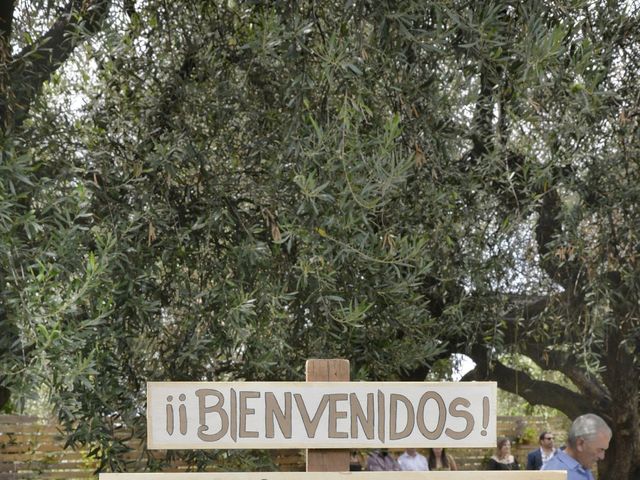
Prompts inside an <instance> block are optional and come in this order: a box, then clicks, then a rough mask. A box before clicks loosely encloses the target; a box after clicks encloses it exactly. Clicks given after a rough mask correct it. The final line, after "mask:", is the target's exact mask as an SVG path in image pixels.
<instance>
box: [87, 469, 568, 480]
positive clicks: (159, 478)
mask: <svg viewBox="0 0 640 480" xmlns="http://www.w3.org/2000/svg"><path fill="white" fill-rule="evenodd" d="M125 478H131V479H132V480H302V479H303V480H389V479H391V478H392V479H393V480H396V479H399V480H566V479H567V472H561V471H552V470H547V471H544V472H541V471H539V470H535V471H520V472H492V471H476V472H471V471H469V472H338V473H334V472H264V473H241V472H235V473H101V474H100V480H124V479H125Z"/></svg>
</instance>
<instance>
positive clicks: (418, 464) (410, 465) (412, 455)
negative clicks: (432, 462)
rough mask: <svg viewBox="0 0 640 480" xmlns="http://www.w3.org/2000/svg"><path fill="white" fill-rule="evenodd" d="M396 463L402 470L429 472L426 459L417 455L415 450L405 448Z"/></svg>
mask: <svg viewBox="0 0 640 480" xmlns="http://www.w3.org/2000/svg"><path fill="white" fill-rule="evenodd" d="M398 463H399V464H400V468H401V469H402V470H413V471H425V470H429V464H428V463H427V458H426V457H425V456H424V455H421V454H420V453H418V452H417V451H416V449H415V448H407V449H406V450H405V451H404V453H403V454H402V455H400V456H399V457H398Z"/></svg>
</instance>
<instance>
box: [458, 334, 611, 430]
mask: <svg viewBox="0 0 640 480" xmlns="http://www.w3.org/2000/svg"><path fill="white" fill-rule="evenodd" d="M469 356H470V357H471V359H472V360H473V361H474V362H475V363H476V367H475V368H474V369H473V370H472V371H470V372H469V373H467V374H466V375H465V376H464V377H463V378H462V381H474V380H476V381H478V380H493V381H497V382H498V387H500V388H501V389H503V390H506V391H507V392H511V393H514V394H516V395H519V396H521V397H522V398H524V399H525V400H526V401H527V402H529V403H530V404H531V405H546V406H548V407H551V408H555V409H557V410H560V411H561V412H563V413H565V414H566V415H567V416H568V417H569V418H575V417H577V416H578V415H581V414H583V413H586V412H590V411H594V410H595V411H598V412H601V413H602V411H601V409H599V408H597V410H596V407H597V406H595V405H593V404H591V403H590V402H589V401H588V400H587V398H586V397H584V396H583V395H581V394H579V393H576V392H573V391H571V390H569V389H567V388H565V387H563V386H561V385H558V384H555V383H551V382H546V381H543V380H534V379H533V378H531V377H530V376H529V375H527V374H526V373H525V372H522V371H520V370H516V369H513V368H510V367H507V366H506V365H504V364H502V363H500V362H499V361H497V360H493V361H492V362H491V363H489V361H488V360H489V356H488V350H487V349H486V348H485V347H483V346H479V345H476V346H474V347H473V348H472V351H471V352H470V354H469Z"/></svg>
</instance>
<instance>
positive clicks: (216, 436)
mask: <svg viewBox="0 0 640 480" xmlns="http://www.w3.org/2000/svg"><path fill="white" fill-rule="evenodd" d="M495 432H496V384H495V382H460V383H458V382H438V383H436V382H149V383H148V384H147V438H148V446H149V448H151V449H212V448H225V449H233V448H261V449H265V448H307V449H318V448H328V449H337V448H344V449H354V448H379V447H400V448H402V447H405V448H406V447H421V448H424V447H449V448H452V447H494V446H495V442H496V435H495Z"/></svg>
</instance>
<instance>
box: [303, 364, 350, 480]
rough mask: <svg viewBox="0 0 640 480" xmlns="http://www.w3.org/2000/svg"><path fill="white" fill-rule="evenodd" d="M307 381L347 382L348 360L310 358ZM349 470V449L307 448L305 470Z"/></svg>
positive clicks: (348, 378)
mask: <svg viewBox="0 0 640 480" xmlns="http://www.w3.org/2000/svg"><path fill="white" fill-rule="evenodd" d="M306 373H307V382H348V381H349V380H350V379H351V375H350V372H349V360H345V359H339V358H338V359H310V360H307V363H306ZM347 471H349V450H345V449H310V450H307V472H347Z"/></svg>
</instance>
